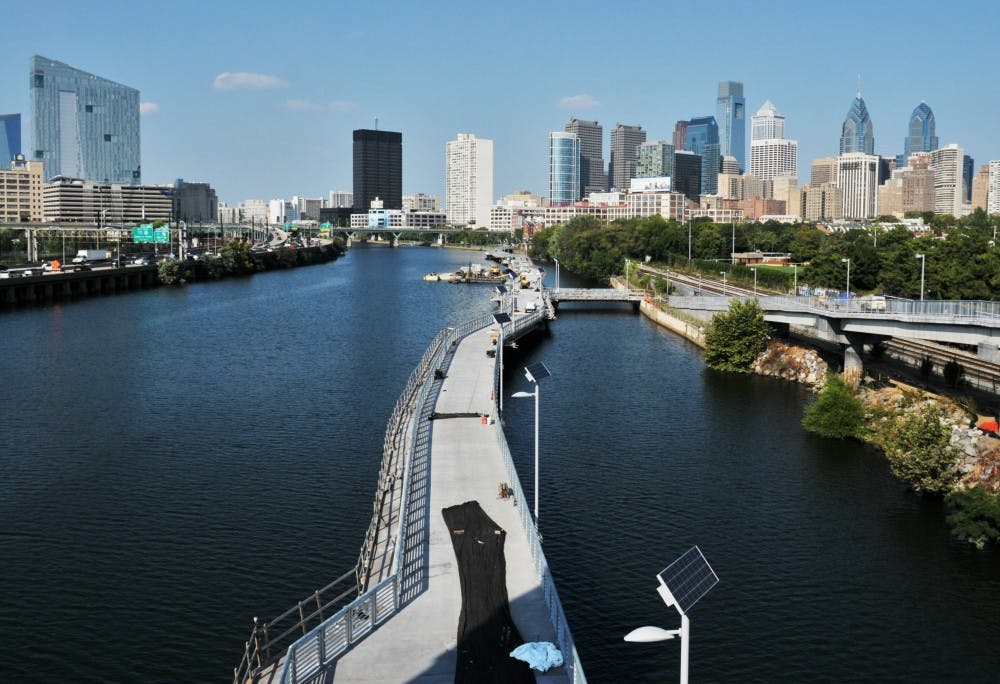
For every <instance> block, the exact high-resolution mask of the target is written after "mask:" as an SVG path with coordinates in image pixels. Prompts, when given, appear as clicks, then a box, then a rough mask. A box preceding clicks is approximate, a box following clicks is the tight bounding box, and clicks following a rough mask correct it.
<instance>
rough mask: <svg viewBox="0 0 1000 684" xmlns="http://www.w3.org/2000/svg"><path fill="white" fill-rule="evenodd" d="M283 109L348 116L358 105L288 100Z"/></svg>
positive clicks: (343, 102) (336, 101) (354, 103)
mask: <svg viewBox="0 0 1000 684" xmlns="http://www.w3.org/2000/svg"><path fill="white" fill-rule="evenodd" d="M285 108H286V109H291V110H292V111H296V112H333V113H334V114H348V113H350V112H356V111H357V110H358V103H357V102H352V101H350V100H332V101H331V102H328V103H326V104H323V103H320V102H313V101H312V100H288V101H287V102H285Z"/></svg>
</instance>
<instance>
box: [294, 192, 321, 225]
mask: <svg viewBox="0 0 1000 684" xmlns="http://www.w3.org/2000/svg"><path fill="white" fill-rule="evenodd" d="M292 204H294V205H295V209H296V211H298V214H299V220H300V221H318V220H319V210H320V209H322V208H323V198H322V197H302V196H301V195H295V196H293V197H292Z"/></svg>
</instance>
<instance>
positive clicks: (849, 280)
mask: <svg viewBox="0 0 1000 684" xmlns="http://www.w3.org/2000/svg"><path fill="white" fill-rule="evenodd" d="M840 261H841V262H843V263H845V264H847V298H848V299H850V298H851V260H850V259H848V258H846V257H845V258H843V259H841V260H840Z"/></svg>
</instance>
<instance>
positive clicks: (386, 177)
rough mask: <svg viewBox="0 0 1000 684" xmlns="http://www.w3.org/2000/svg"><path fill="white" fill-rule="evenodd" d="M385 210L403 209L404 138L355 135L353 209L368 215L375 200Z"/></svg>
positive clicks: (369, 133) (368, 133)
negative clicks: (376, 199)
mask: <svg viewBox="0 0 1000 684" xmlns="http://www.w3.org/2000/svg"><path fill="white" fill-rule="evenodd" d="M376 197H378V198H379V199H381V200H382V206H383V207H384V208H385V209H402V208H403V134H402V133H397V132H393V131H379V130H371V129H368V128H361V129H358V130H356V131H354V209H355V210H356V211H359V212H365V211H368V209H369V208H370V207H371V202H372V200H373V199H375V198H376Z"/></svg>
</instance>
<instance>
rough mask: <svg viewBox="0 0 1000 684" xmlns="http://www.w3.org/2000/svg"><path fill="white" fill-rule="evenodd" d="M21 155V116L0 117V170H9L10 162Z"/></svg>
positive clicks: (7, 115)
mask: <svg viewBox="0 0 1000 684" xmlns="http://www.w3.org/2000/svg"><path fill="white" fill-rule="evenodd" d="M19 154H21V115H20V114H4V115H2V116H0V169H3V170H7V169H9V168H10V162H11V161H12V160H13V159H14V157H16V156H17V155H19Z"/></svg>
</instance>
